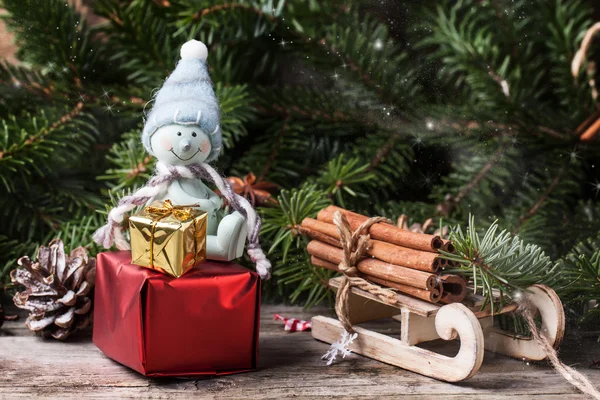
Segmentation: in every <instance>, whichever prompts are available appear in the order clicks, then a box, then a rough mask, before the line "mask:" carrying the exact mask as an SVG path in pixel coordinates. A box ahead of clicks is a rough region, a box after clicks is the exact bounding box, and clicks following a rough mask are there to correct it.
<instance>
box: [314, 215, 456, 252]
mask: <svg viewBox="0 0 600 400" xmlns="http://www.w3.org/2000/svg"><path fill="white" fill-rule="evenodd" d="M336 211H339V212H341V213H342V214H344V216H345V217H346V219H347V220H348V222H349V223H350V227H351V229H357V228H358V227H359V226H360V224H362V223H363V222H365V221H366V220H367V219H368V217H366V216H364V215H360V214H356V213H353V212H351V211H348V210H345V209H343V208H340V207H335V206H329V207H327V208H325V209H323V210H321V211H320V212H319V214H318V216H317V219H318V220H319V221H323V222H327V223H330V224H332V223H333V215H334V213H335V212H336ZM369 233H370V234H371V237H372V238H373V239H376V240H380V241H382V242H387V243H393V244H396V245H398V246H402V247H408V248H411V249H415V250H422V251H429V252H437V251H438V250H439V249H441V248H442V247H443V246H444V242H443V241H442V239H441V238H440V237H439V236H434V235H428V234H424V233H415V232H410V231H406V230H404V229H400V228H398V227H397V226H394V225H390V224H383V223H378V224H374V225H373V226H372V227H371V228H370V229H369Z"/></svg>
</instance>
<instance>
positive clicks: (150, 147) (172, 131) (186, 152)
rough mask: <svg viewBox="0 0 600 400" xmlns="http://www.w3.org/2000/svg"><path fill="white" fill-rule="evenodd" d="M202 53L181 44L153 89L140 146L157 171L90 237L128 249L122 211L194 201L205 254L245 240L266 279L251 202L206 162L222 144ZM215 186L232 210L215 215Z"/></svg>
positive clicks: (221, 255) (199, 47)
mask: <svg viewBox="0 0 600 400" xmlns="http://www.w3.org/2000/svg"><path fill="white" fill-rule="evenodd" d="M207 54H208V50H207V48H206V46H205V45H204V44H203V43H202V42H199V41H197V40H191V41H189V42H187V43H185V44H184V45H183V46H182V47H181V60H180V61H179V63H178V64H177V67H176V68H175V70H174V71H173V72H172V73H171V75H170V76H169V77H168V78H167V79H166V81H165V83H164V84H163V86H162V87H161V88H160V90H159V91H158V92H157V93H156V95H155V98H154V104H153V106H152V110H151V111H150V112H149V113H148V114H147V115H146V120H145V125H144V130H143V132H142V143H143V145H144V147H145V148H146V150H147V151H148V152H149V153H150V154H151V155H153V156H154V157H156V159H157V163H156V174H155V175H154V176H153V177H152V178H151V179H150V180H149V181H148V183H147V184H146V186H144V187H142V188H141V189H139V190H138V191H137V192H135V193H134V194H132V195H130V196H126V197H123V198H122V199H121V200H120V201H119V205H118V206H117V207H115V208H114V209H112V210H111V211H110V213H109V215H108V223H107V224H106V225H105V226H104V227H102V228H100V229H99V230H98V231H96V233H95V234H94V240H95V241H96V242H97V243H99V244H102V245H104V247H107V248H108V247H110V246H112V244H113V243H116V245H117V247H118V248H120V249H126V248H128V247H129V244H128V243H127V241H126V239H125V238H124V237H123V234H122V232H121V226H120V225H121V223H122V221H123V219H124V215H125V213H127V212H129V211H130V210H132V209H134V208H135V207H137V206H141V205H144V204H149V203H151V202H153V201H155V200H166V199H169V200H171V202H172V203H173V204H174V205H191V204H197V205H198V208H199V209H200V210H202V211H205V212H207V213H208V221H207V238H206V239H207V240H206V256H207V258H208V259H211V260H219V261H231V260H233V259H235V258H238V257H240V256H241V255H242V253H243V250H244V244H245V242H246V238H247V237H248V254H249V256H250V258H251V259H252V261H254V262H255V264H256V269H257V272H258V273H259V274H260V275H261V277H263V278H268V277H269V276H270V267H271V265H270V263H269V261H268V260H267V259H266V256H265V255H264V253H263V251H262V249H261V248H260V244H259V243H258V233H259V231H260V218H259V217H258V215H257V214H256V211H255V210H254V209H253V208H252V206H251V205H250V203H249V202H248V201H247V200H246V199H245V198H243V197H242V196H239V195H237V194H236V193H235V192H233V190H232V189H231V187H230V186H229V184H228V183H227V181H226V180H225V179H224V178H223V177H222V176H221V175H220V174H218V173H217V172H216V171H215V170H214V168H212V167H211V166H210V164H209V163H210V162H212V161H214V160H215V159H216V158H217V157H218V155H219V153H220V151H221V147H222V138H221V130H220V125H219V124H220V112H219V104H218V101H217V98H216V96H215V93H214V90H213V86H212V82H211V80H210V76H209V74H208V70H207V66H206V58H207ZM203 180H208V181H210V182H211V183H213V184H214V185H215V186H216V187H217V188H218V189H219V191H220V193H221V196H223V197H225V198H226V199H227V201H228V203H229V206H230V207H231V208H233V209H234V210H235V211H234V212H233V213H231V214H229V215H226V216H225V217H223V218H222V219H220V220H219V214H220V211H221V209H222V206H223V200H222V199H221V197H220V196H219V195H217V194H216V193H215V192H213V191H212V190H211V189H210V188H209V187H208V186H206V185H205V183H204V182H203Z"/></svg>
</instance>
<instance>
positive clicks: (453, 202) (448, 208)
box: [436, 145, 508, 216]
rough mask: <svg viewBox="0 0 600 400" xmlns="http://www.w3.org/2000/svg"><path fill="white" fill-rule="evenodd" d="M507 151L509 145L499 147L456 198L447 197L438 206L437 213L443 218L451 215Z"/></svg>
mask: <svg viewBox="0 0 600 400" xmlns="http://www.w3.org/2000/svg"><path fill="white" fill-rule="evenodd" d="M507 149H508V145H502V146H500V147H498V149H496V151H495V152H494V154H492V156H491V157H490V158H489V161H487V162H486V163H485V164H484V165H483V166H482V167H481V168H480V169H479V172H478V173H477V174H476V175H474V176H473V178H472V179H471V180H470V181H469V182H468V183H467V184H466V185H465V186H463V187H462V188H461V189H460V191H459V192H458V193H457V194H456V196H452V195H451V196H447V197H446V198H445V199H444V201H443V202H441V203H439V204H438V205H437V207H436V210H437V212H438V213H439V214H441V215H443V216H449V215H451V214H452V212H453V211H454V209H455V208H456V206H457V205H458V204H459V203H460V202H461V201H462V200H463V199H464V198H465V197H467V196H468V195H469V194H470V193H471V192H472V191H473V190H474V189H475V188H476V187H477V185H479V184H480V183H481V181H483V180H484V179H485V177H486V176H487V175H488V174H489V173H490V172H491V171H492V169H493V168H494V166H496V165H497V164H498V163H499V162H500V160H501V159H502V157H503V156H504V154H505V152H506V150H507Z"/></svg>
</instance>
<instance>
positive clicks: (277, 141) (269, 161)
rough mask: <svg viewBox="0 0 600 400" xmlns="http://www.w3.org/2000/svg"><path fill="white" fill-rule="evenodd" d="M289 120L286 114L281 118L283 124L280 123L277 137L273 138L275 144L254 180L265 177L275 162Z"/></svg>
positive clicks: (259, 180) (258, 180) (260, 179)
mask: <svg viewBox="0 0 600 400" xmlns="http://www.w3.org/2000/svg"><path fill="white" fill-rule="evenodd" d="M289 121H290V117H289V116H286V117H285V119H284V120H283V125H281V129H280V130H279V132H278V134H277V137H276V138H275V144H274V145H273V150H272V151H271V154H270V155H269V158H268V159H267V163H266V164H265V166H264V168H263V169H262V171H261V172H260V175H259V176H258V179H257V180H256V181H257V182H261V181H262V180H263V179H265V177H266V176H267V174H268V173H269V170H270V169H271V166H272V165H273V163H274V162H275V159H276V158H277V155H278V154H279V150H280V148H281V140H282V139H283V137H284V136H285V134H286V132H287V130H288V123H289Z"/></svg>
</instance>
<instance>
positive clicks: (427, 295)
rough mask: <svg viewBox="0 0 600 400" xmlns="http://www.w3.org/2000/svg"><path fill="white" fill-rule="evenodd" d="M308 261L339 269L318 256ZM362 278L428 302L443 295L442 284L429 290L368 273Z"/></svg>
mask: <svg viewBox="0 0 600 400" xmlns="http://www.w3.org/2000/svg"><path fill="white" fill-rule="evenodd" d="M310 262H311V263H312V264H313V265H315V266H317V267H321V268H326V269H329V270H332V271H339V268H338V266H337V265H336V264H334V263H331V262H329V261H326V260H323V259H322V258H319V257H315V256H311V257H310ZM363 278H365V279H366V280H368V281H371V282H373V283H377V284H379V285H382V286H385V287H389V288H392V289H396V290H397V291H399V292H402V293H404V294H407V295H409V296H413V297H416V298H418V299H421V300H424V301H428V302H430V303H434V304H435V303H438V302H439V301H440V300H441V298H442V296H443V293H442V289H441V288H442V286H440V285H436V286H435V287H433V288H432V289H431V290H425V289H419V288H416V287H413V286H409V285H402V284H400V283H396V282H392V281H389V280H386V279H380V278H376V277H374V276H370V275H364V276H363Z"/></svg>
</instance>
